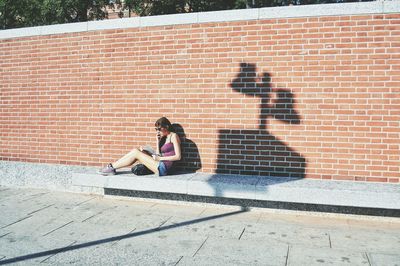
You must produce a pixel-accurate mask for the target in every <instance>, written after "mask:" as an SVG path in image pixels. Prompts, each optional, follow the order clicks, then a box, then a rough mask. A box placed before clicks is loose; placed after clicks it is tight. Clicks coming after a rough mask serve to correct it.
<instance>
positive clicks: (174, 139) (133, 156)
mask: <svg viewBox="0 0 400 266" xmlns="http://www.w3.org/2000/svg"><path fill="white" fill-rule="evenodd" d="M155 127H156V128H155V129H156V131H157V138H156V139H157V152H156V153H155V154H152V155H151V154H150V153H149V152H146V151H145V150H143V148H142V147H140V149H133V150H132V151H130V152H129V153H128V154H126V155H125V156H123V157H122V158H121V159H119V160H118V161H116V162H113V163H110V164H108V165H107V166H106V167H104V168H103V169H101V170H100V171H99V173H100V174H102V175H115V174H116V171H115V170H116V169H118V168H122V167H127V166H131V165H132V164H134V163H135V162H136V161H139V162H141V163H142V164H144V165H145V166H146V167H147V168H149V169H150V170H151V171H153V172H154V173H155V174H157V175H159V176H164V175H167V174H168V172H169V170H170V169H171V168H172V166H173V164H174V161H179V160H180V159H181V146H180V143H181V142H180V140H179V136H178V134H176V133H175V132H173V131H174V129H173V127H172V124H171V122H170V121H169V120H168V119H167V118H166V117H161V118H160V119H158V120H157V121H156V123H155Z"/></svg>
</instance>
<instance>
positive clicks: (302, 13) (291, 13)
mask: <svg viewBox="0 0 400 266" xmlns="http://www.w3.org/2000/svg"><path fill="white" fill-rule="evenodd" d="M399 12H400V0H392V1H374V2H355V3H337V4H320V5H302V6H283V7H266V8H254V9H235V10H224V11H211V12H199V13H187V14H173V15H161V16H146V17H133V18H122V19H110V20H101V21H89V22H78V23H68V24H57V25H48V26H39V27H28V28H18V29H9V30H0V39H10V38H19V37H29V36H41V35H50V34H63V33H74V32H86V31H97V30H107V29H124V28H138V27H152V26H169V25H182V24H195V23H209V22H229V21H241V20H262V19H278V18H298V17H317V16H341V15H362V14H387V13H399Z"/></svg>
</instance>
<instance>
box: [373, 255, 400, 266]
mask: <svg viewBox="0 0 400 266" xmlns="http://www.w3.org/2000/svg"><path fill="white" fill-rule="evenodd" d="M367 255H368V258H369V262H370V264H371V265H372V266H400V255H399V254H398V253H397V254H378V253H367Z"/></svg>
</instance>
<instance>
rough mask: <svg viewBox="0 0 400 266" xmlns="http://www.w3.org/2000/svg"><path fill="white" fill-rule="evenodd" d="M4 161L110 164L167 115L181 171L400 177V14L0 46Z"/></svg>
mask: <svg viewBox="0 0 400 266" xmlns="http://www.w3.org/2000/svg"><path fill="white" fill-rule="evenodd" d="M0 74H1V76H0V88H1V95H0V97H1V98H0V110H1V113H0V123H1V124H0V160H10V161H26V162H39V163H55V164H68V165H93V166H101V165H104V164H105V163H108V162H111V161H113V160H116V159H118V158H119V157H120V156H122V155H124V154H125V153H126V152H128V151H130V150H131V149H133V148H135V147H138V146H139V145H143V144H146V143H148V144H153V145H154V139H155V131H154V122H155V120H157V119H158V118H159V117H161V116H167V117H168V118H169V119H170V120H171V121H172V122H173V123H176V127H177V129H178V132H179V133H180V134H181V137H182V139H183V149H184V158H185V161H184V163H182V164H181V166H182V167H185V168H186V169H198V170H199V171H202V172H216V173H230V174H245V175H273V176H291V177H306V178H317V179H336V180H339V179H345V180H356V181H379V182H395V183H396V182H399V178H400V149H399V142H400V141H399V139H400V125H399V121H400V14H398V13H396V14H369V15H341V16H323V17H308V18H307V17H304V18H277V19H258V20H247V21H246V20H243V21H230V22H210V23H194V24H186V25H171V26H153V27H134V28H124V29H112V30H97V31H85V32H76V33H64V34H54V35H45V36H31V37H20V38H11V39H3V40H0Z"/></svg>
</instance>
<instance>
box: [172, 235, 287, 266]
mask: <svg viewBox="0 0 400 266" xmlns="http://www.w3.org/2000/svg"><path fill="white" fill-rule="evenodd" d="M270 244H271V243H268V242H260V241H253V240H237V239H222V240H218V241H213V240H209V239H207V241H205V243H204V245H203V246H202V247H201V248H200V249H199V250H198V252H197V253H196V254H195V255H194V256H192V257H183V258H182V260H181V261H180V263H179V264H178V265H280V266H282V265H285V261H286V254H287V249H288V247H287V245H284V244H277V243H272V244H273V245H270Z"/></svg>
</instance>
